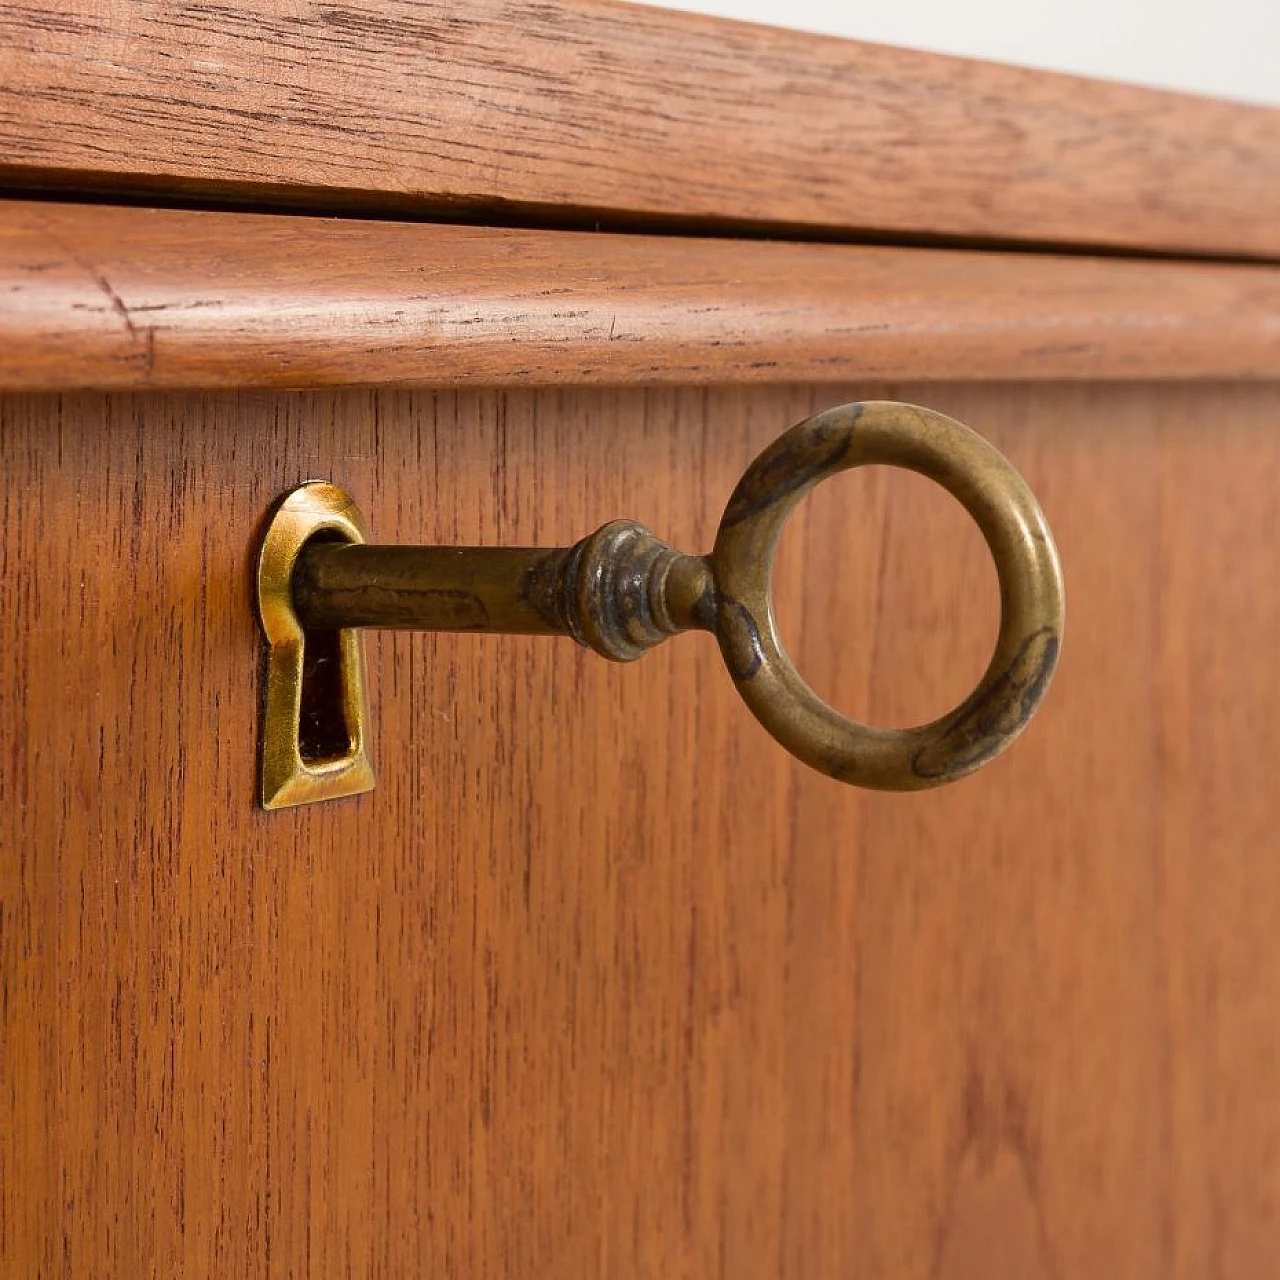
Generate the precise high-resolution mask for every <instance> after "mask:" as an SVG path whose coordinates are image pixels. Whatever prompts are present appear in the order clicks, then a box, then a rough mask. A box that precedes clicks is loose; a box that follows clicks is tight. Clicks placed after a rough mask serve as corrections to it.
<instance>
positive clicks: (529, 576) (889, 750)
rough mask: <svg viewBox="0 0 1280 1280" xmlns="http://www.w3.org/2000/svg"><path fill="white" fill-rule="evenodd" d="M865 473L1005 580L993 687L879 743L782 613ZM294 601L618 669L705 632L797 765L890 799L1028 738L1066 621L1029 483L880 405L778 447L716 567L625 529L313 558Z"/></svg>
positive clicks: (295, 582) (933, 425)
mask: <svg viewBox="0 0 1280 1280" xmlns="http://www.w3.org/2000/svg"><path fill="white" fill-rule="evenodd" d="M871 463H883V464H888V465H890V466H898V467H905V468H907V469H908V470H911V471H917V472H919V473H921V474H922V475H925V476H928V477H930V478H931V479H933V480H935V481H936V482H937V483H938V484H940V485H942V487H943V488H945V489H947V490H948V491H949V492H950V493H952V494H953V495H954V496H955V497H956V498H957V499H959V501H960V502H961V503H962V504H963V505H964V507H965V508H966V509H967V510H968V512H969V513H970V515H972V516H973V518H974V520H975V521H976V522H977V525H978V527H979V528H980V529H981V530H982V533H983V536H984V537H985V538H986V541H987V545H988V546H989V547H990V549H991V553H992V556H993V557H994V559H995V563H996V568H997V570H998V573H999V579H1000V601H1001V621H1000V632H999V637H998V639H997V641H996V647H995V653H994V654H993V655H992V658H991V662H990V665H989V666H988V668H987V671H986V674H985V675H984V676H983V678H982V680H981V681H980V682H979V684H978V687H977V688H976V689H975V690H974V691H973V692H972V693H971V694H970V695H969V697H968V698H966V699H965V700H964V702H962V703H961V704H960V705H959V706H958V707H956V708H955V709H954V710H952V711H950V712H948V713H947V714H946V715H944V716H941V717H940V718H939V719H937V720H934V721H933V722H931V723H930V724H926V725H920V726H918V727H916V728H912V729H877V728H873V727H871V726H869V725H865V724H860V723H858V722H856V721H853V720H850V719H848V718H847V717H845V716H843V715H841V714H840V713H839V712H837V711H835V710H833V709H832V708H831V707H829V706H827V705H826V704H825V703H824V702H823V701H822V700H821V699H820V698H819V697H818V696H817V694H815V693H814V692H813V690H812V689H811V688H810V687H809V686H808V685H807V684H806V683H805V681H804V679H803V678H802V677H801V676H800V673H799V672H798V671H797V670H796V669H795V667H794V665H793V664H792V662H791V659H790V658H789V657H788V656H787V653H786V650H785V649H784V648H783V646H782V642H781V640H780V639H779V637H778V628H777V623H776V619H775V617H774V612H773V601H772V598H771V590H770V579H771V574H772V569H773V559H774V552H775V550H776V548H777V543H778V538H779V536H780V534H781V533H782V529H783V526H784V525H785V524H786V521H787V518H788V516H789V515H790V514H791V512H792V511H793V510H794V509H795V507H796V506H797V504H798V503H799V502H800V501H801V500H802V499H803V498H804V496H805V495H806V494H807V493H808V492H809V491H810V490H811V489H812V488H813V487H814V486H815V485H816V484H818V483H819V482H820V481H822V480H824V479H826V478H827V477H828V476H832V475H835V474H836V473H837V472H840V471H846V470H848V469H849V468H851V467H858V466H865V465H867V464H871ZM291 500H292V499H288V500H286V506H287V505H288V502H289V501H291ZM282 509H283V508H282ZM292 592H293V606H294V610H295V611H296V617H297V619H298V620H300V622H301V623H302V625H303V626H305V627H306V628H307V629H308V633H310V631H312V630H315V631H318V632H320V633H326V632H333V631H337V632H339V633H340V634H342V635H350V634H352V633H351V631H350V630H349V629H350V628H355V627H401V628H417V629H426V630H438V631H498V632H515V633H524V634H534V635H538V634H547V635H570V636H572V637H573V638H574V639H575V640H577V641H578V642H579V643H580V644H583V645H587V646H589V647H590V648H592V649H594V650H595V651H596V652H597V653H599V654H602V655H603V656H604V657H606V658H611V659H613V660H614V661H618V662H627V661H631V660H632V659H635V658H638V657H640V656H641V655H642V654H643V653H645V652H646V651H647V650H648V649H650V648H652V647H653V646H654V645H657V644H660V643H661V642H662V641H663V640H665V639H666V638H667V637H668V636H672V635H676V634H678V633H679V632H681V631H685V630H688V629H690V628H698V629H701V630H704V631H711V632H714V633H715V635H716V637H717V639H718V640H719V643H720V650H721V653H722V654H723V656H724V661H725V665H726V666H727V667H728V669H729V674H730V675H731V676H732V677H733V681H734V683H735V684H736V686H737V688H738V691H739V692H740V693H741V694H742V697H743V699H744V700H745V701H746V703H747V705H748V706H749V707H750V708H751V710H752V712H753V713H754V714H755V716H756V718H757V719H758V720H759V721H760V722H761V724H763V725H764V727H765V728H766V729H768V731H769V732H770V733H771V734H772V735H773V736H774V737H775V738H776V739H777V740H778V741H779V742H780V743H781V744H782V745H783V746H784V747H786V748H787V750H788V751H790V752H791V753H792V754H793V755H796V756H798V757H799V758H800V759H801V760H803V761H804V762H805V763H806V764H809V765H812V766H813V768H815V769H818V770H819V771H821V772H822V773H826V774H829V775H830V776H831V777H833V778H838V779H840V780H841V781H842V782H849V783H854V784H856V785H858V786H864V787H875V788H879V789H883V790H891V791H913V790H919V789H922V788H925V787H934V786H939V785H940V784H942V783H945V782H952V781H954V780H955V779H957V778H961V777H963V776H964V775H965V774H967V773H971V772H972V771H973V770H974V769H977V768H978V767H980V766H981V765H983V764H985V763H986V762H987V761H988V760H990V759H992V757H994V756H995V755H997V754H998V753H999V752H1001V751H1003V750H1004V748H1005V747H1007V746H1008V745H1009V744H1010V743H1011V742H1012V741H1013V739H1014V738H1015V737H1017V735H1018V734H1019V733H1020V732H1021V731H1022V730H1023V729H1024V728H1025V727H1026V725H1027V722H1028V721H1029V720H1030V719H1031V716H1032V715H1033V714H1034V713H1035V710H1036V708H1037V707H1038V706H1039V704H1040V702H1041V700H1042V699H1043V697H1044V695H1045V692H1046V690H1047V688H1048V685H1049V680H1050V677H1051V676H1052V674H1053V669H1054V666H1055V664H1056V662H1057V658H1058V650H1059V646H1060V644H1061V640H1062V628H1063V617H1064V602H1063V588H1062V571H1061V567H1060V565H1059V562H1058V553H1057V550H1056V549H1055V547H1054V544H1053V538H1052V536H1051V535H1050V533H1049V529H1048V526H1047V525H1046V523H1045V519H1044V515H1043V513H1042V512H1041V510H1040V507H1039V505H1038V504H1037V502H1036V500H1035V498H1034V497H1033V496H1032V494H1031V491H1030V490H1029V489H1028V488H1027V486H1026V483H1025V482H1024V481H1023V480H1022V478H1021V476H1019V475H1018V473H1017V472H1016V471H1015V470H1014V469H1013V467H1012V466H1011V465H1010V464H1009V463H1008V462H1007V461H1006V460H1005V459H1004V457H1003V456H1002V455H1001V454H1000V453H998V452H997V451H996V450H995V449H994V448H992V446H991V445H989V444H987V443H986V442H985V441H984V440H982V439H981V438H980V437H979V436H977V435H975V434H974V433H973V432H972V431H970V430H969V429H968V428H967V427H964V426H961V425H960V423H958V422H955V421H953V420H952V419H950V418H947V417H945V416H944V415H942V414H940V413H935V412H933V411H932V410H929V409H921V408H917V407H915V406H913V405H906V404H896V403H891V402H887V401H881V402H870V403H865V404H851V405H845V406H843V407H841V408H837V409H830V410H828V411H827V412H825V413H820V414H818V415H817V416H816V417H813V418H810V419H808V420H807V421H805V422H802V423H800V424H799V425H798V426H795V427H792V428H791V430H790V431H788V432H787V433H786V434H785V435H783V436H781V437H780V438H779V439H778V440H777V441H775V442H774V444H772V445H771V446H770V447H769V448H768V449H766V450H765V451H764V453H763V454H761V455H760V457H758V458H757V459H756V460H755V462H753V463H752V464H751V466H750V467H749V468H748V469H747V472H746V474H745V475H744V476H743V477H742V480H741V481H740V482H739V484H738V487H737V488H736V489H735V490H734V492H733V495H732V497H731V498H730V499H729V505H728V507H727V508H726V509H725V513H724V516H723V517H722V519H721V522H720V529H719V532H718V534H717V536H716V542H715V547H714V549H713V550H712V552H711V554H710V555H708V556H688V555H683V554H682V553H680V552H678V551H675V550H673V549H672V548H671V547H669V546H667V545H666V543H664V542H662V541H661V540H660V539H658V538H656V537H655V536H654V535H653V534H652V533H650V532H649V530H648V529H645V528H644V527H643V526H642V525H638V524H635V523H633V522H631V521H626V520H615V521H613V522H612V523H610V524H607V525H605V526H604V527H603V528H602V529H599V530H598V531H597V532H595V533H593V534H592V535H591V536H590V537H588V538H584V539H583V540H582V541H581V542H579V543H577V544H575V545H574V546H572V547H563V548H554V549H547V548H517V547H506V548H483V547H412V546H407V547H379V546H365V545H361V543H360V540H359V539H358V538H348V539H346V540H344V541H338V542H334V541H312V542H309V543H307V544H306V545H305V546H303V547H301V549H300V550H299V551H298V553H297V556H296V565H295V566H294V568H293V571H292ZM264 758H265V752H264Z"/></svg>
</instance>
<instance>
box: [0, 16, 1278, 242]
mask: <svg viewBox="0 0 1280 1280" xmlns="http://www.w3.org/2000/svg"><path fill="white" fill-rule="evenodd" d="M193 24H194V29H196V30H198V34H197V35H194V36H193ZM95 49H98V50H102V49H109V50H110V57H91V58H90V57H86V50H95ZM32 183H45V184H49V185H50V186H53V187H57V188H61V189H63V190H66V189H68V188H73V189H78V190H79V191H81V192H89V191H114V192H117V193H119V192H133V193H135V194H136V193H141V194H142V195H143V196H144V197H146V196H153V197H155V198H159V197H161V196H181V195H184V194H185V195H187V196H190V195H191V194H192V193H199V198H200V199H201V200H204V201H217V200H218V199H219V197H220V195H221V196H224V197H226V198H228V199H238V200H245V199H251V200H254V201H257V202H260V203H263V204H273V203H277V202H279V203H283V204H289V203H296V202H299V201H302V202H306V203H309V204H311V205H313V206H315V207H318V208H322V209H330V210H336V209H350V208H352V207H353V206H354V205H359V206H362V207H370V208H378V207H379V206H380V203H381V206H382V207H383V210H384V211H387V210H390V211H392V212H399V213H402V214H406V215H411V216H418V217H421V216H443V215H444V214H445V213H451V214H454V215H462V216H468V217H483V218H485V220H488V221H496V220H502V214H503V212H504V211H507V212H510V211H513V210H514V211H517V212H518V214H519V216H520V217H523V218H542V219H558V220H559V221H560V224H561V225H565V224H567V223H576V224H583V223H586V224H588V225H589V224H590V221H591V219H592V218H593V217H595V218H604V219H607V220H609V221H610V223H611V224H612V225H614V226H615V227H617V226H625V225H627V224H628V223H632V224H633V223H635V221H636V220H644V219H646V218H656V219H663V220H667V221H669V222H672V223H673V224H680V223H687V222H690V221H697V222H701V223H703V224H704V225H706V226H715V225H718V224H724V225H727V226H730V227H732V226H735V225H736V226H742V225H744V224H757V225H760V226H762V227H773V228H790V229H792V230H793V232H794V233H795V234H797V235H799V234H801V233H802V232H803V231H804V229H805V228H810V229H812V230H814V231H815V232H816V233H817V234H821V235H824V236H829V237H830V236H837V235H839V234H841V233H845V234H858V235H863V236H870V237H877V236H878V237H880V238H884V237H886V236H904V237H921V236H923V237H934V238H940V239H944V240H948V241H951V242H953V243H960V242H983V243H986V244H996V243H1003V244H1020V245H1027V244H1071V245H1084V246H1093V247H1099V248H1101V247H1110V248H1119V249H1124V250H1128V251H1137V250H1147V251H1158V252H1166V253H1175V254H1182V255H1188V256H1197V255H1198V256H1219V257H1252V258H1258V259H1277V258H1280V220H1278V219H1277V218H1276V216H1275V210H1276V208H1277V207H1280V111H1277V110H1272V109H1268V108H1263V107H1255V106H1249V105H1244V104H1237V103H1227V102H1219V101H1213V100H1210V99H1205V98H1197V97H1191V96H1187V95H1181V94H1174V93H1166V92H1162V91H1158V90H1152V89H1146V88H1140V87H1137V86H1130V85H1122V84H1114V83H1108V82H1104V81H1097V80H1088V79H1083V78H1080V77H1074V76H1065V75H1059V74H1054V73H1048V72H1041V71H1031V70H1026V69H1021V68H1014V67H1005V66H999V65H996V64H992V63H986V62H977V61H968V60H963V59H957V58H952V57H945V56H941V55H935V54H925V53H919V52H914V51H910V50H900V49H891V48H885V47H883V46H877V45H870V44H862V43H857V42H852V41H845V40H838V39H834V38H830V37H822V36H814V35H809V34H805V33H800V32H792V31H782V30H775V29H770V28H767V27H760V26H755V25H750V24H744V23H735V22H727V21H723V20H719V19H712V18H705V17H702V16H698V15H692V14H683V13H673V12H668V11H664V10H660V9H653V8H647V7H638V6H631V5H626V4H619V3H613V2H612V0H473V3H471V4H469V5H467V6H465V8H463V9H461V10H460V9H459V8H458V6H455V5H450V4H447V3H445V0H381V2H380V3H379V5H378V6H377V10H376V12H374V11H372V9H371V8H369V9H367V10H366V7H365V6H362V5H360V4H356V5H354V6H349V7H343V8H337V7H331V6H303V7H297V6H287V7H286V6H282V5H281V4H280V3H279V0H237V3H236V4H235V5H234V6H199V7H197V8H196V9H194V10H193V9H192V7H191V6H189V5H187V4H184V3H179V0H132V2H131V3H130V4H127V5H109V6H103V5H101V4H97V3H92V2H91V0H13V2H12V3H9V4H6V5H4V6H0V184H4V185H7V186H8V188H9V190H11V191H13V190H15V189H17V188H19V187H26V188H27V189H30V186H31V184H32Z"/></svg>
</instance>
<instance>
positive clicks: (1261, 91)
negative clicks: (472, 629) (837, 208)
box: [642, 0, 1280, 106]
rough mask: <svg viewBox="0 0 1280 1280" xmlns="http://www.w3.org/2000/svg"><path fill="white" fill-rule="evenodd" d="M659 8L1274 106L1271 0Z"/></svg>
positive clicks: (763, 3)
mask: <svg viewBox="0 0 1280 1280" xmlns="http://www.w3.org/2000/svg"><path fill="white" fill-rule="evenodd" d="M642 2H643V3H650V2H651V0H642ZM664 7H666V8H670V9H688V10H692V11H695V12H698V13H713V14H717V15H719V16H720V17H725V18H739V19H742V20H744V21H748V22H764V23H769V24H771V25H773V26H778V27H798V28H800V29H801V30H804V31H818V32H823V33H825V34H827V35H835V36H849V37H852V38H853V39H856V40H872V41H876V42H878V43H880V44H896V45H903V46H906V47H909V48H914V49H928V50H931V51H932V52H935V53H954V54H960V55H962V56H964V57H968V58H989V59H991V60H993V61H996V62H1012V63H1018V64H1021V65H1022V66H1028V67H1043V68H1048V69H1051V70H1055V71H1072V72H1076V73H1078V74H1082V75H1090V76H1102V77H1105V78H1106V79H1108V80H1129V81H1133V82H1135V83H1139V84H1149V85H1156V86H1158V87H1160V88H1166V89H1180V90H1183V91H1185V92H1190V93H1205V94H1211V95H1213V96H1215V97H1221V98H1241V99H1244V100H1246V101H1251V102H1263V103H1267V104H1269V105H1271V106H1280V0H1055V2H1053V3H1045V2H1044V0H877V2H876V3H874V4H872V3H868V2H867V0H664Z"/></svg>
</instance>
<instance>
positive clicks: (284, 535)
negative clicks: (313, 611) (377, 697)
mask: <svg viewBox="0 0 1280 1280" xmlns="http://www.w3.org/2000/svg"><path fill="white" fill-rule="evenodd" d="M364 537H365V533H364V521H363V519H362V518H361V515H360V512H359V510H358V509H357V507H356V505H355V503H354V502H353V501H352V499H351V497H350V496H349V495H348V494H346V493H344V492H343V491H342V490H341V489H339V488H338V487H337V486H336V485H332V484H327V483H325V482H323V481H315V482H312V483H310V484H304V485H302V486H301V487H300V488H297V489H294V490H293V491H292V492H291V493H289V494H287V495H286V496H285V497H284V499H283V500H282V501H281V502H279V503H278V504H277V505H276V507H275V509H274V511H273V512H272V514H271V518H270V520H269V522H268V524H267V531H266V534H265V536H264V537H263V539H262V546H261V548H260V549H259V552H258V582H257V588H258V589H257V597H258V616H259V618H260V619H261V622H262V630H263V632H264V633H265V635H266V638H267V689H266V698H265V701H264V705H263V712H262V742H261V751H262V758H261V761H260V764H261V771H260V778H261V795H260V798H261V801H262V807H263V808H264V809H283V808H287V807H288V806H290V805H297V804H311V803H312V802H313V801H316V800H336V799H337V798H338V797H339V796H350V795H356V794H358V793H359V792H361V791H368V790H369V789H370V788H371V787H372V786H373V766H372V765H371V764H370V762H369V755H368V750H367V747H366V729H365V724H366V720H367V718H368V712H367V711H366V704H365V691H364V655H363V654H362V653H361V646H360V633H359V632H358V631H354V630H352V629H350V628H347V627H344V628H314V627H307V628H305V629H304V625H303V623H302V622H300V621H299V619H298V615H297V613H296V612H295V610H294V604H293V572H294V567H295V565H296V564H297V560H298V552H299V551H301V550H302V548H303V547H304V546H317V545H319V544H320V543H321V542H323V543H325V545H329V546H345V545H350V544H354V543H360V542H363V541H364Z"/></svg>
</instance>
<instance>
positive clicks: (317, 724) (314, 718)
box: [298, 533, 354, 764]
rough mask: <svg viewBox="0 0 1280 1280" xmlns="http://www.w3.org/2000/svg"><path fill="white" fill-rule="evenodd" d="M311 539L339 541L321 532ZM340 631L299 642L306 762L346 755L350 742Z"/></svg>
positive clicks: (301, 742)
mask: <svg viewBox="0 0 1280 1280" xmlns="http://www.w3.org/2000/svg"><path fill="white" fill-rule="evenodd" d="M312 541H313V542H341V541H343V539H341V538H334V537H326V536H325V535H324V534H323V533H322V534H320V535H319V536H317V537H316V538H313V539H312ZM341 635H342V633H341V632H340V631H309V630H308V631H304V632H303V643H302V708H301V713H300V714H299V716H298V754H299V755H300V756H301V757H302V759H303V760H304V761H305V762H306V763H307V764H323V763H324V762H325V761H328V760H342V759H345V758H346V757H347V756H349V755H350V754H351V752H352V750H353V747H354V744H353V742H352V741H351V727H350V726H349V725H348V724H347V713H346V707H345V705H344V702H343V696H342V690H343V685H344V684H345V683H346V682H345V680H344V679H343V675H344V673H343V670H342V644H341V640H340V637H341Z"/></svg>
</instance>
